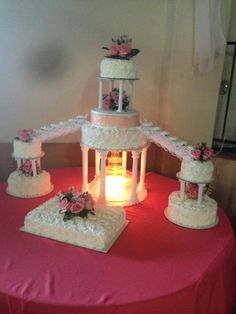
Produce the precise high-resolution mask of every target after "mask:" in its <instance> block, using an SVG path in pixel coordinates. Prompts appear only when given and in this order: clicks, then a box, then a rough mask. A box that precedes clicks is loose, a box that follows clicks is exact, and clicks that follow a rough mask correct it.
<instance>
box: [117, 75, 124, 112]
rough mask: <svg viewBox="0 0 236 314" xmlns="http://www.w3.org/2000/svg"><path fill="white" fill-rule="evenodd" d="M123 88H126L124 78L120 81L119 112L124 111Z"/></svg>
mask: <svg viewBox="0 0 236 314" xmlns="http://www.w3.org/2000/svg"><path fill="white" fill-rule="evenodd" d="M123 90H124V80H120V81H119V102H118V110H116V111H117V112H122V111H123V108H122V107H123Z"/></svg>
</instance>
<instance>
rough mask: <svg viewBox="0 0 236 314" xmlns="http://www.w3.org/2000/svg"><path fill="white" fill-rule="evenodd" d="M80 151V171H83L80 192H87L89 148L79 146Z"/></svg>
mask: <svg viewBox="0 0 236 314" xmlns="http://www.w3.org/2000/svg"><path fill="white" fill-rule="evenodd" d="M80 147H81V150H82V171H83V183H82V192H87V191H88V151H89V148H88V147H87V146H85V145H82V144H81V145H80Z"/></svg>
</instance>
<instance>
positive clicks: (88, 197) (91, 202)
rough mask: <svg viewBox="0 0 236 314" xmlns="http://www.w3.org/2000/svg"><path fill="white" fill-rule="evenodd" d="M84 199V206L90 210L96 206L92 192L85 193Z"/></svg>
mask: <svg viewBox="0 0 236 314" xmlns="http://www.w3.org/2000/svg"><path fill="white" fill-rule="evenodd" d="M84 200H85V203H84V207H85V208H86V209H88V210H92V209H93V207H94V200H93V198H92V196H91V194H88V193H87V194H85V196H84Z"/></svg>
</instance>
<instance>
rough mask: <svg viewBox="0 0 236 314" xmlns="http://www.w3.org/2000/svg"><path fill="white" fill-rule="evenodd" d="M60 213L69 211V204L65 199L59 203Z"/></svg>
mask: <svg viewBox="0 0 236 314" xmlns="http://www.w3.org/2000/svg"><path fill="white" fill-rule="evenodd" d="M60 208H61V210H60V212H61V213H65V212H67V211H68V210H69V209H70V203H69V202H68V200H67V199H66V198H64V199H63V200H62V201H60Z"/></svg>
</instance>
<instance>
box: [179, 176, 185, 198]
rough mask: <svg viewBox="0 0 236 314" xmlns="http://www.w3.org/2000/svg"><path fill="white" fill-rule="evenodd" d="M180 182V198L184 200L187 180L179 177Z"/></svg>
mask: <svg viewBox="0 0 236 314" xmlns="http://www.w3.org/2000/svg"><path fill="white" fill-rule="evenodd" d="M179 182H180V199H181V201H184V195H185V181H183V180H181V179H179Z"/></svg>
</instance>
